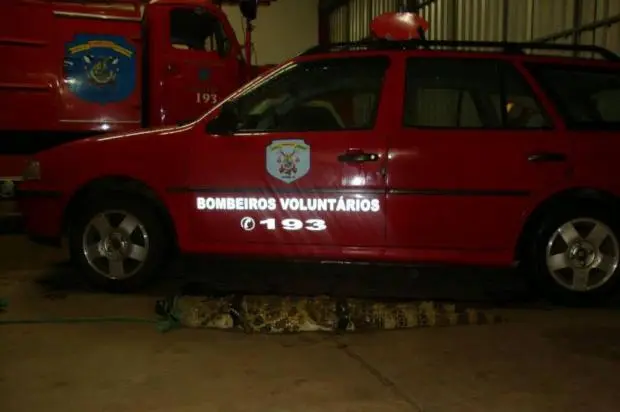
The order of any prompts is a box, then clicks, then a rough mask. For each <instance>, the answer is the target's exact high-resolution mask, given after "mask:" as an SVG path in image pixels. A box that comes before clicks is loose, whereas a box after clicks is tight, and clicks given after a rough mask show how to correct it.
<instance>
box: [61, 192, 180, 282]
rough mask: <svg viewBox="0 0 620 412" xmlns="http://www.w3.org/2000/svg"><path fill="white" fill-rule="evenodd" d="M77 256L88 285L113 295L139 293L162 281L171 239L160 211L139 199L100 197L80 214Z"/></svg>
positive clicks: (75, 227) (73, 241)
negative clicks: (162, 222) (163, 224)
mask: <svg viewBox="0 0 620 412" xmlns="http://www.w3.org/2000/svg"><path fill="white" fill-rule="evenodd" d="M69 242H70V245H69V246H70V250H71V257H72V259H73V261H74V263H75V264H76V266H77V268H78V270H79V271H80V273H81V274H83V276H84V277H85V278H86V280H87V281H88V282H89V283H90V284H91V285H93V286H95V287H96V288H98V289H103V290H106V291H111V292H128V291H136V290H139V289H141V288H142V287H144V286H145V285H146V284H147V283H148V282H149V281H150V280H152V279H153V278H154V277H156V276H157V275H158V274H159V272H160V270H161V268H162V266H163V264H164V263H165V259H166V256H167V254H166V252H167V245H168V239H167V237H166V234H165V230H164V228H163V227H162V224H161V219H160V218H159V216H158V214H157V213H156V211H155V209H154V208H153V207H152V206H151V205H150V204H149V203H148V201H146V200H143V199H141V198H138V197H134V196H130V195H125V194H120V195H119V194H116V193H115V194H114V195H109V196H97V197H96V198H94V199H91V200H90V201H89V204H87V205H86V207H85V208H83V209H81V210H79V211H78V215H77V216H76V217H75V219H74V221H73V224H72V225H71V231H70V239H69Z"/></svg>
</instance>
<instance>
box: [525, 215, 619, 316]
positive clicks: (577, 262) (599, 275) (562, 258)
mask: <svg viewBox="0 0 620 412" xmlns="http://www.w3.org/2000/svg"><path fill="white" fill-rule="evenodd" d="M619 235H620V230H619V225H618V223H617V222H616V220H615V219H613V217H612V216H611V214H610V213H609V212H608V211H606V210H604V209H600V208H596V207H576V208H573V210H570V211H569V210H567V211H563V212H557V213H553V214H549V215H548V216H547V217H546V218H545V219H543V222H542V225H541V227H540V231H539V232H538V236H537V237H536V239H535V240H534V242H533V245H532V246H533V248H532V249H531V254H530V255H529V257H528V259H527V262H526V264H527V268H528V271H530V272H531V273H532V274H533V275H534V280H535V281H536V283H537V285H538V286H540V287H542V288H543V289H544V291H545V292H546V295H547V296H548V297H549V298H551V300H553V301H554V302H556V303H562V304H569V305H576V306H583V305H592V304H600V303H602V302H603V300H604V299H606V298H607V297H609V295H610V294H611V293H613V292H615V290H616V288H617V286H618V285H619V284H620V270H619V269H620V268H619V266H620V265H619V263H620V243H619V241H618V239H619V238H620V236H619ZM528 263H529V264H528Z"/></svg>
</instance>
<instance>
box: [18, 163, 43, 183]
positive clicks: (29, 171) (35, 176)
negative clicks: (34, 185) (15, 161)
mask: <svg viewBox="0 0 620 412" xmlns="http://www.w3.org/2000/svg"><path fill="white" fill-rule="evenodd" d="M22 178H23V179H24V180H40V179H41V165H40V164H39V162H38V161H36V160H29V161H28V164H27V165H26V168H25V169H24V173H23V174H22Z"/></svg>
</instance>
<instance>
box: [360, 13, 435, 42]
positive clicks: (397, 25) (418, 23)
mask: <svg viewBox="0 0 620 412" xmlns="http://www.w3.org/2000/svg"><path fill="white" fill-rule="evenodd" d="M428 26H429V25H428V22H427V21H426V20H424V18H423V17H422V16H420V15H419V14H417V13H410V12H405V13H393V12H390V13H384V14H381V15H379V16H377V17H375V18H374V19H373V21H372V22H371V23H370V31H371V33H372V34H373V36H374V37H376V38H379V39H384V40H414V39H424V38H425V34H426V32H427V31H428Z"/></svg>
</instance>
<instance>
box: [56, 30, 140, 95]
mask: <svg viewBox="0 0 620 412" xmlns="http://www.w3.org/2000/svg"><path fill="white" fill-rule="evenodd" d="M136 71H137V68H136V49H135V47H134V46H133V45H131V44H130V43H129V42H128V41H127V40H126V39H125V38H124V37H122V36H112V35H110V36H107V35H89V34H79V35H76V36H75V37H74V39H73V41H72V42H70V43H67V44H66V45H65V60H64V78H65V82H66V84H67V87H68V89H69V90H70V91H71V92H72V93H73V94H75V95H76V96H78V97H79V98H80V99H82V100H86V101H87V102H91V103H100V104H107V103H114V102H119V101H122V100H125V99H127V98H128V97H129V96H130V95H131V94H132V93H133V91H134V89H135V87H136Z"/></svg>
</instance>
